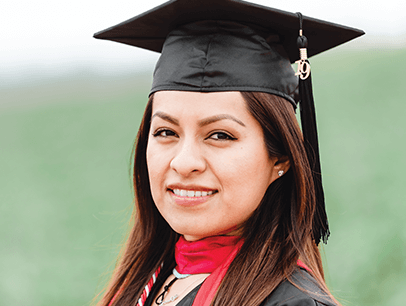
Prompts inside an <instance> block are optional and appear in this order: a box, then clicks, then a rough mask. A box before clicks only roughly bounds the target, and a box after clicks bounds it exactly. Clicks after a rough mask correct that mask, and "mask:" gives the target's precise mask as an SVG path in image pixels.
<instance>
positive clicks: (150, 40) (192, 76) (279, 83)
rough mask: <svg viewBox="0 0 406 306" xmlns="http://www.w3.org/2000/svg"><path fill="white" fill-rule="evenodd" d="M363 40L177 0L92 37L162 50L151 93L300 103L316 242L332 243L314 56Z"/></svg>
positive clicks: (331, 27) (263, 11)
mask: <svg viewBox="0 0 406 306" xmlns="http://www.w3.org/2000/svg"><path fill="white" fill-rule="evenodd" d="M363 34H364V32H363V31H361V30H358V29H354V28H350V27H346V26H343V25H338V24H334V23H330V22H326V21H323V20H318V19H314V18H310V17H307V16H303V15H301V14H300V13H290V12H286V11H282V10H278V9H274V8H269V7H265V6H261V5H258V4H254V3H249V2H246V1H241V0H171V1H168V2H165V3H164V4H162V5H160V6H158V7H156V8H153V9H151V10H149V11H147V12H145V13H143V14H140V15H138V16H136V17H134V18H131V19H129V20H127V21H124V22H122V23H120V24H118V25H116V26H113V27H110V28H108V29H106V30H103V31H100V32H98V33H96V34H95V35H94V37H95V38H99V39H106V40H112V41H116V42H120V43H124V44H128V45H131V46H136V47H140V48H144V49H148V50H151V51H156V52H161V56H160V58H159V60H158V63H157V65H156V68H155V71H154V77H153V83H152V89H151V92H150V94H152V93H154V92H156V91H160V90H181V91H199V92H216V91H259V92H266V93H271V94H274V95H278V96H281V97H283V98H285V99H286V100H287V101H289V102H290V103H291V104H292V105H293V107H294V108H295V109H296V105H297V104H299V105H300V111H301V123H302V132H303V136H304V140H305V147H306V152H307V155H308V159H309V162H310V165H311V167H312V170H313V178H314V185H315V191H316V201H317V205H316V211H315V215H314V220H313V238H314V240H315V242H316V243H319V241H320V240H323V242H324V243H326V241H327V238H328V236H329V228H328V221H327V215H326V211H325V204H324V194H323V187H322V182H321V167H320V158H319V148H318V139H317V127H316V118H315V109H314V102H313V94H312V85H311V73H310V64H309V61H308V57H310V56H313V55H316V54H318V53H321V52H323V51H325V50H328V49H331V48H333V47H335V46H338V45H340V44H342V43H345V42H347V41H349V40H352V39H354V38H356V37H358V36H361V35H363ZM294 62H296V63H298V72H296V73H295V71H294V70H293V68H292V66H291V64H292V63H294ZM297 88H299V95H297Z"/></svg>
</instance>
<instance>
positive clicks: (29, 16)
mask: <svg viewBox="0 0 406 306" xmlns="http://www.w3.org/2000/svg"><path fill="white" fill-rule="evenodd" d="M163 2H164V1H159V0H141V1H140V0H116V1H100V0H99V1H96V0H70V1H55V0H36V1H32V0H21V1H12V0H9V1H2V4H0V33H1V34H0V37H1V42H0V43H1V47H0V75H1V78H0V79H4V77H5V76H6V75H7V76H8V78H9V79H13V78H14V79H18V78H21V77H23V76H24V75H25V74H26V73H27V72H28V71H42V72H43V73H44V74H46V73H57V72H60V71H65V70H69V69H76V68H77V67H88V68H92V69H95V70H99V71H101V72H106V71H121V70H122V69H128V68H129V66H130V67H131V65H137V66H139V67H140V69H142V67H143V66H145V63H147V64H146V65H147V66H150V65H151V64H150V63H151V62H153V61H155V60H156V58H157V55H156V54H154V53H152V52H148V51H144V50H137V48H133V47H129V46H125V45H122V44H118V43H113V42H109V41H100V40H96V39H94V38H92V35H93V33H94V32H97V31H99V30H102V29H105V28H107V27H109V26H112V25H115V24H117V23H119V22H121V21H124V20H126V19H129V18H131V17H133V16H135V15H138V14H140V13H142V12H144V11H145V10H147V9H150V8H152V7H155V6H156V5H159V4H161V3H163ZM251 2H255V3H259V4H262V5H267V6H272V7H275V8H278V9H282V10H287V11H291V12H298V11H300V12H301V13H302V14H304V15H307V16H310V17H314V18H318V19H324V20H328V21H331V22H335V23H341V24H344V25H347V26H351V27H355V28H360V29H362V30H364V31H365V32H366V33H367V34H368V35H366V36H364V38H362V41H361V43H362V42H364V43H371V41H372V42H373V43H377V44H379V43H381V42H383V41H385V42H386V43H387V42H389V43H392V44H395V45H396V44H399V43H402V42H404V40H405V34H406V17H405V14H406V13H405V9H406V1H405V0H387V1H373V0H372V1H371V0H368V1H367V0H334V1H333V0H253V1H251ZM131 68H132V67H131Z"/></svg>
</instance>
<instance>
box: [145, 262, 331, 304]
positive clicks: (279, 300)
mask: <svg viewBox="0 0 406 306" xmlns="http://www.w3.org/2000/svg"><path fill="white" fill-rule="evenodd" d="M292 280H293V282H295V284H296V285H298V286H299V287H300V288H302V289H304V291H303V290H300V289H298V288H297V287H296V286H295V285H293V284H292V283H291V282H289V281H288V280H285V281H283V282H282V283H281V284H279V286H278V287H277V288H276V289H275V290H274V291H273V292H272V293H271V294H270V295H269V297H268V298H267V299H266V300H265V301H264V302H263V303H262V304H261V306H336V304H335V303H334V302H333V301H332V300H331V299H330V298H329V296H328V295H327V294H325V293H324V292H323V291H322V290H321V288H320V287H319V286H318V285H317V282H316V281H315V279H314V278H313V277H312V276H311V275H310V274H309V273H308V272H307V271H306V270H304V269H302V268H300V269H298V270H297V271H295V272H294V273H293V275H292ZM200 286H201V284H200V285H198V286H197V287H195V288H194V289H193V290H192V291H190V292H189V293H188V294H187V295H186V296H185V297H184V298H183V299H182V300H180V301H179V302H178V303H177V304H176V306H192V304H193V301H194V299H195V297H196V294H197V292H198V291H199V289H200ZM155 289H157V288H155ZM158 290H159V289H158ZM154 291H155V290H152V292H151V295H152V296H155V295H154ZM151 305H155V304H154V301H152V298H151V296H150V297H149V298H148V299H147V301H146V303H145V306H151ZM230 306H234V305H230ZM235 306H244V305H235Z"/></svg>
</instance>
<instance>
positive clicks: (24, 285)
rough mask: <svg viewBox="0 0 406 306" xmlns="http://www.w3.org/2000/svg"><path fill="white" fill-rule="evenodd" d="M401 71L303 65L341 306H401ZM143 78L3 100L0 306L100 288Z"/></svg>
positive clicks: (127, 201) (318, 61)
mask: <svg viewBox="0 0 406 306" xmlns="http://www.w3.org/2000/svg"><path fill="white" fill-rule="evenodd" d="M405 58H406V48H394V49H382V48H365V49H348V48H338V49H337V50H333V51H330V52H327V53H325V54H322V55H319V56H317V57H315V58H313V59H312V60H311V62H312V69H313V83H314V94H315V100H316V109H317V116H318V118H317V119H318V126H319V134H320V146H321V158H322V168H323V178H324V186H325V191H326V203H327V209H328V214H329V220H330V226H331V232H332V235H331V237H330V239H329V242H328V245H327V246H325V247H324V251H323V253H324V257H325V266H326V276H327V281H328V284H329V286H330V288H331V290H332V292H333V294H334V295H335V296H336V297H337V298H338V299H339V300H340V301H341V302H342V303H343V305H348V306H352V305H360V306H367V305H368V306H372V305H380V306H385V305H388V306H389V305H391V306H393V305H399V306H400V305H405V304H406V302H405V301H406V290H405V288H406V227H405V223H406V222H405V221H406V218H405V216H406V206H405V193H404V188H405V183H406V179H405V174H404V171H405V151H406V144H405V140H406V129H405V123H404V114H405V112H406V103H405V102H406V101H405V100H406V99H405V97H404V86H405V85H404V83H405V80H406V78H405V68H406V65H405V64H404V63H405ZM151 70H152V68H151ZM150 78H151V77H150V73H148V74H137V73H136V72H134V73H129V74H122V75H119V74H115V75H111V76H108V75H100V74H95V73H92V72H91V71H86V70H80V71H76V72H71V73H70V74H67V75H66V74H65V75H61V76H58V77H52V78H49V79H43V80H37V81H35V82H26V83H21V84H15V85H9V86H3V87H0V97H1V103H0V154H1V158H0V173H1V175H0V209H1V213H0V235H1V236H0V239H1V249H0V304H1V305H31V306H39V305H41V306H42V305H47V306H48V305H61V306H62V305H66V306H68V305H72V306H73V305H75V306H77V305H89V303H90V301H91V300H92V298H93V297H94V296H95V294H96V293H97V292H99V291H100V290H101V289H102V288H103V286H104V284H105V281H106V279H107V278H108V276H109V273H110V272H111V270H112V268H113V267H114V263H115V258H116V256H117V253H118V251H119V248H120V244H121V243H122V241H123V238H124V234H125V233H126V231H127V225H128V220H129V216H130V213H131V209H132V204H133V199H132V197H133V194H132V190H131V178H130V168H131V153H132V146H133V142H134V139H135V136H136V133H137V129H138V125H139V122H140V118H141V116H142V113H143V109H144V107H145V104H146V100H147V95H148V91H149V87H150Z"/></svg>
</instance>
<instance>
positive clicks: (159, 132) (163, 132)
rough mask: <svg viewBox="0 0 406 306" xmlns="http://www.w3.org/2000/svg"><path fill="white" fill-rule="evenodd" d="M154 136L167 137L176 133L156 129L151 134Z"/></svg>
mask: <svg viewBox="0 0 406 306" xmlns="http://www.w3.org/2000/svg"><path fill="white" fill-rule="evenodd" d="M152 135H153V136H154V137H169V136H176V134H175V133H174V132H173V131H171V130H165V129H163V130H157V131H156V132H154V133H153V134H152Z"/></svg>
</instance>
